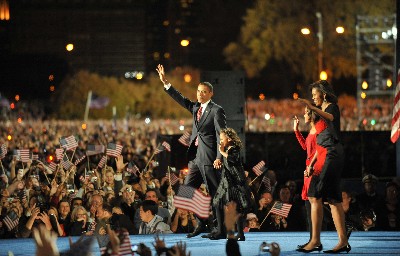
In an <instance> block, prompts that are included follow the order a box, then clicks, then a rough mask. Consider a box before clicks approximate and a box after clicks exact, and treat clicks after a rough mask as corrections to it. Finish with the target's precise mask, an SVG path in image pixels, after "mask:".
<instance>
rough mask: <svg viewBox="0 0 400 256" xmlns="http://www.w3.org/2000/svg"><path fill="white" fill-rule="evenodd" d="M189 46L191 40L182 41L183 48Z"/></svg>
mask: <svg viewBox="0 0 400 256" xmlns="http://www.w3.org/2000/svg"><path fill="white" fill-rule="evenodd" d="M189 44H190V42H189V40H187V39H183V40H181V46H183V47H186V46H188V45H189Z"/></svg>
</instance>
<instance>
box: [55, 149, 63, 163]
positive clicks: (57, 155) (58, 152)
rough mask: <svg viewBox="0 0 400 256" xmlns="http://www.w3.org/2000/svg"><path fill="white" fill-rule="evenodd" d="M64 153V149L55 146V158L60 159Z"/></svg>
mask: <svg viewBox="0 0 400 256" xmlns="http://www.w3.org/2000/svg"><path fill="white" fill-rule="evenodd" d="M63 155H64V149H63V148H56V159H57V160H59V161H60V160H62V159H63Z"/></svg>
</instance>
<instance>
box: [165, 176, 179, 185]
mask: <svg viewBox="0 0 400 256" xmlns="http://www.w3.org/2000/svg"><path fill="white" fill-rule="evenodd" d="M165 176H166V177H167V179H168V180H169V182H170V183H171V185H172V186H173V185H175V184H176V183H177V182H178V181H179V178H178V177H177V176H176V175H175V173H170V174H169V175H168V173H167V174H166V175H165Z"/></svg>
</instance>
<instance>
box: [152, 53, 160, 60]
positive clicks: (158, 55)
mask: <svg viewBox="0 0 400 256" xmlns="http://www.w3.org/2000/svg"><path fill="white" fill-rule="evenodd" d="M153 59H154V60H159V59H160V53H159V52H154V53H153Z"/></svg>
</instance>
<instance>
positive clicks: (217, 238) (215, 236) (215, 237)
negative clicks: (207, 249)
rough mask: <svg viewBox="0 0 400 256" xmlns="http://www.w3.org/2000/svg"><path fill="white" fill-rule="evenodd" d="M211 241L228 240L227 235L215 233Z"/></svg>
mask: <svg viewBox="0 0 400 256" xmlns="http://www.w3.org/2000/svg"><path fill="white" fill-rule="evenodd" d="M209 239H210V240H219V239H226V234H222V233H215V234H213V235H211V236H210V237H209Z"/></svg>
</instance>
